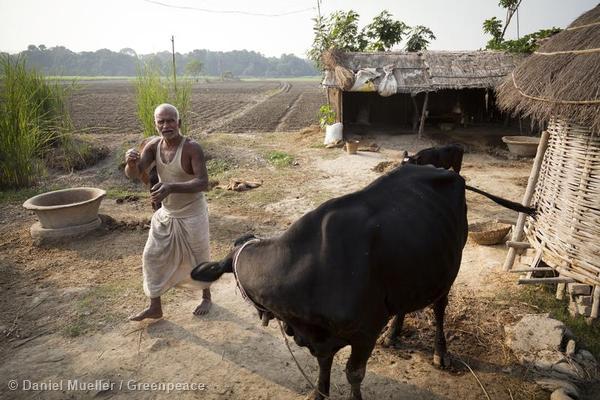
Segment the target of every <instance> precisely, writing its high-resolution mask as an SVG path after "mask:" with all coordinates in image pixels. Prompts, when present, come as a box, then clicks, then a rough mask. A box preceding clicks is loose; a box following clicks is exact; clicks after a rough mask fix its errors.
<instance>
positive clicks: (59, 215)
mask: <svg viewBox="0 0 600 400" xmlns="http://www.w3.org/2000/svg"><path fill="white" fill-rule="evenodd" d="M104 196H106V191H104V190H102V189H97V188H90V187H78V188H71V189H63V190H56V191H53V192H47V193H42V194H39V195H37V196H34V197H32V198H30V199H28V200H27V201H25V203H23V207H25V208H26V209H28V210H32V211H35V213H36V215H37V217H38V219H39V222H36V223H35V224H33V225H32V226H31V230H30V232H31V237H32V238H33V239H34V241H37V242H42V241H46V240H57V239H62V238H68V237H77V236H82V235H84V234H86V233H88V232H91V231H93V230H94V229H96V228H98V227H99V226H100V225H101V223H102V222H101V220H100V218H99V217H98V208H99V207H100V202H101V201H102V199H103V198H104Z"/></svg>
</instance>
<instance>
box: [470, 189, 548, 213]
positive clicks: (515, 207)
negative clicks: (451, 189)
mask: <svg viewBox="0 0 600 400" xmlns="http://www.w3.org/2000/svg"><path fill="white" fill-rule="evenodd" d="M465 188H466V189H467V190H471V191H473V192H475V193H479V194H481V195H484V196H485V197H487V198H488V199H490V200H492V201H494V202H496V203H498V204H500V205H501V206H503V207H506V208H510V209H511V210H514V211H518V212H522V213H525V214H527V215H531V216H532V217H533V216H535V212H536V210H535V208H531V207H526V206H524V205H522V204H519V203H515V202H514V201H510V200H506V199H503V198H502V197H498V196H494V195H493V194H490V193H487V192H484V191H483V190H481V189H477V188H474V187H473V186H469V185H465Z"/></svg>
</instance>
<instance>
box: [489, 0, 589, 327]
mask: <svg viewBox="0 0 600 400" xmlns="http://www.w3.org/2000/svg"><path fill="white" fill-rule="evenodd" d="M497 94H498V103H499V106H500V108H502V109H504V110H506V111H512V112H514V113H518V114H521V115H528V116H531V117H532V118H533V119H536V120H538V121H544V122H545V123H547V126H548V128H547V130H546V131H545V132H544V133H543V134H542V138H541V140H540V148H539V149H538V156H537V157H536V161H535V162H534V168H533V169H532V176H531V177H530V179H529V183H528V188H527V192H528V193H526V196H525V198H524V202H525V203H531V204H533V205H534V206H535V207H536V208H537V215H536V217H535V218H529V219H528V220H527V221H526V222H525V217H524V216H523V215H520V216H519V221H517V227H516V229H515V232H514V234H513V240H512V241H513V242H516V243H518V242H519V241H520V240H521V238H520V237H519V236H520V235H522V234H523V232H524V234H525V236H526V237H527V239H528V241H529V243H530V245H531V246H533V247H534V248H535V249H536V250H537V252H538V254H539V256H540V257H538V260H539V259H541V260H543V261H544V262H545V263H546V264H548V265H549V266H550V267H552V268H553V269H555V270H556V271H557V272H559V273H560V276H561V277H565V278H567V279H571V280H574V281H576V282H580V283H583V284H587V285H591V286H593V287H594V291H593V300H594V301H593V304H592V310H591V317H592V318H597V317H598V310H599V307H600V5H598V6H596V7H595V8H593V9H591V10H590V11H588V12H586V13H584V14H583V15H581V16H580V17H579V18H577V19H576V20H575V21H573V23H571V25H569V27H567V28H566V29H565V30H563V31H562V32H560V33H558V34H556V35H554V36H552V37H551V38H549V39H548V40H547V41H546V42H545V43H544V44H543V45H542V46H541V47H540V48H539V49H538V50H537V51H536V52H535V53H534V54H533V55H532V56H530V57H528V58H527V59H526V60H525V61H524V62H523V63H521V64H520V65H519V66H518V67H517V68H516V69H515V70H514V71H513V72H512V74H510V75H509V76H508V77H507V78H506V79H505V80H504V81H503V82H502V83H501V84H500V85H499V87H498V89H497ZM536 164H537V165H536ZM514 254H515V249H514V248H510V249H509V254H508V257H507V260H506V263H505V267H506V268H507V269H509V268H511V267H512V263H513V262H514ZM533 266H534V265H532V267H533Z"/></svg>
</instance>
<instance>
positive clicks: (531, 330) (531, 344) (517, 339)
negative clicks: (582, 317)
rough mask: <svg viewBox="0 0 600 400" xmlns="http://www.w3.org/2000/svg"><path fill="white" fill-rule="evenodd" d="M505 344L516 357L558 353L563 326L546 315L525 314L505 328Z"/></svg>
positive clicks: (563, 333) (564, 329) (563, 334)
mask: <svg viewBox="0 0 600 400" xmlns="http://www.w3.org/2000/svg"><path fill="white" fill-rule="evenodd" d="M504 329H505V331H506V344H507V346H508V347H509V348H510V349H511V350H512V351H513V352H514V353H515V355H517V356H518V354H521V353H535V352H539V351H542V350H549V351H560V350H561V348H560V347H561V343H562V341H563V336H565V333H567V332H568V330H567V328H566V327H565V325H564V324H563V323H562V322H560V321H557V320H555V319H552V318H549V317H548V316H547V314H527V315H525V316H523V318H522V319H521V320H520V321H519V322H517V323H516V324H514V325H509V326H506V327H505V328H504Z"/></svg>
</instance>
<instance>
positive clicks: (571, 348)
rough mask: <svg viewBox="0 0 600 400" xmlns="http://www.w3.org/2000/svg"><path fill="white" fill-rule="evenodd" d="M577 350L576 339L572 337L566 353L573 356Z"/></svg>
mask: <svg viewBox="0 0 600 400" xmlns="http://www.w3.org/2000/svg"><path fill="white" fill-rule="evenodd" d="M576 350H577V344H576V343H575V341H574V340H573V339H570V340H569V342H568V343H567V348H566V350H565V354H566V355H568V356H569V357H572V356H573V355H575V351H576Z"/></svg>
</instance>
